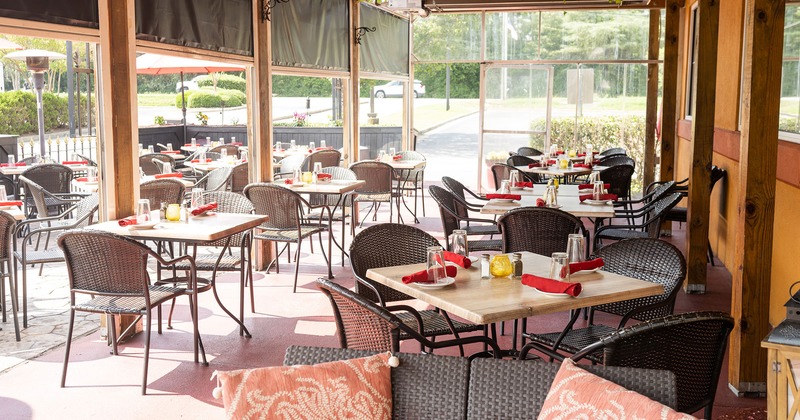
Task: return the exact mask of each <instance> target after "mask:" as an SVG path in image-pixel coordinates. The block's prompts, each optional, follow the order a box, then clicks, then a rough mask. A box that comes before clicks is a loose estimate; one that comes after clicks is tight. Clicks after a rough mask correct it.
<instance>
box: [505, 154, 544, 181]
mask: <svg viewBox="0 0 800 420" xmlns="http://www.w3.org/2000/svg"><path fill="white" fill-rule="evenodd" d="M531 163H539V161H538V160H536V159H532V158H529V157H527V156H522V155H511V156H509V157H508V159H506V165H508V166H514V167H516V166H528V165H530V164H531ZM520 174H524V177H525V178H527V179H531V180H533V182H542V177H541V176H539V174H532V173H527V172H520ZM506 179H508V178H506ZM521 181H522V180H521Z"/></svg>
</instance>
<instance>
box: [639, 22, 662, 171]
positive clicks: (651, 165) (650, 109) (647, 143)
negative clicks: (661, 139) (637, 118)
mask: <svg viewBox="0 0 800 420" xmlns="http://www.w3.org/2000/svg"><path fill="white" fill-rule="evenodd" d="M660 29H661V11H660V10H658V9H653V10H650V37H649V45H648V51H647V59H648V60H658V49H659V42H658V41H659V35H660ZM645 114H646V117H645V128H644V130H645V133H644V174H643V175H644V181H643V186H645V187H646V186H648V185H650V183H651V182H653V181H655V172H656V125H657V124H658V63H649V64H648V65H647V105H646V110H645Z"/></svg>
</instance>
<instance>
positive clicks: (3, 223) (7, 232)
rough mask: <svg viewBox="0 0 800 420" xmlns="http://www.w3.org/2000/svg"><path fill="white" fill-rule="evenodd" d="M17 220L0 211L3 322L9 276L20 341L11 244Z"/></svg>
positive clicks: (12, 308) (13, 315) (12, 309)
mask: <svg viewBox="0 0 800 420" xmlns="http://www.w3.org/2000/svg"><path fill="white" fill-rule="evenodd" d="M16 225H17V221H16V220H15V219H14V217H13V216H11V215H10V214H8V213H6V212H4V211H0V306H2V307H3V322H6V313H7V312H8V307H7V305H6V302H7V300H6V280H5V279H6V278H8V288H9V290H8V292H9V293H8V296H9V299H8V301H10V302H11V316H12V317H13V318H14V334H15V337H16V339H17V341H20V334H19V317H18V316H17V302H18V301H19V299H18V294H17V288H16V282H15V281H14V279H15V277H13V272H14V270H12V269H11V258H12V255H11V253H12V252H13V249H14V248H13V247H12V245H11V242H12V239H13V238H12V236H13V235H14V229H15V228H16Z"/></svg>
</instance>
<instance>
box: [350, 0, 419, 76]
mask: <svg viewBox="0 0 800 420" xmlns="http://www.w3.org/2000/svg"><path fill="white" fill-rule="evenodd" d="M361 26H364V27H367V28H370V29H371V28H375V32H367V33H365V34H364V36H363V37H362V38H361V50H360V51H361V71H365V72H370V73H380V74H390V75H398V76H408V20H406V19H403V18H399V17H397V16H395V15H393V14H391V13H388V12H386V11H383V10H381V9H379V8H377V7H374V6H370V5H368V4H366V3H361Z"/></svg>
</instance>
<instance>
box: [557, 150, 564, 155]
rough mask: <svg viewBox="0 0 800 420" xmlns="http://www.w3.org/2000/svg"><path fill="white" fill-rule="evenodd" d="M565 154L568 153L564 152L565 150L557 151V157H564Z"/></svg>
mask: <svg viewBox="0 0 800 420" xmlns="http://www.w3.org/2000/svg"><path fill="white" fill-rule="evenodd" d="M564 153H566V152H564V151H563V150H556V154H557V155H563V154H564Z"/></svg>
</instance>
